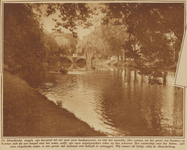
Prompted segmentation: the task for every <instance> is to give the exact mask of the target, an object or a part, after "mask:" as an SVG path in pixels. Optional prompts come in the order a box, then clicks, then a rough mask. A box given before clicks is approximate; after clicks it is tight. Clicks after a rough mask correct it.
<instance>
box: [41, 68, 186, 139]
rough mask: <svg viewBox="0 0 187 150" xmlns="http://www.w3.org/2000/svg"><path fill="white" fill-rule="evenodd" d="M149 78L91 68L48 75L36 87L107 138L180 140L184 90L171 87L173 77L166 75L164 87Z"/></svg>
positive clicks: (171, 74) (132, 72) (127, 72)
mask: <svg viewBox="0 0 187 150" xmlns="http://www.w3.org/2000/svg"><path fill="white" fill-rule="evenodd" d="M85 68H87V67H85ZM91 69H93V68H91ZM51 78H53V80H51ZM148 78H150V77H147V76H144V75H139V74H138V71H137V70H134V69H132V68H126V69H124V70H116V69H113V70H111V68H107V69H106V67H95V72H93V73H87V74H72V75H60V74H52V75H49V76H47V75H46V79H45V81H44V82H43V83H40V85H38V87H37V89H38V90H39V91H40V92H41V93H42V94H43V95H45V96H46V97H48V99H50V100H52V101H54V102H55V103H56V102H57V101H62V105H63V107H64V108H66V109H68V110H69V111H71V112H73V113H74V114H75V115H76V116H77V117H78V118H80V119H81V120H83V121H85V122H87V123H88V124H89V125H90V126H92V127H93V128H95V129H96V130H100V131H102V132H104V133H106V134H107V135H108V136H182V135H183V91H182V89H177V88H176V87H174V86H173V83H174V73H172V72H168V73H167V74H165V79H164V85H150V84H148ZM161 80H162V79H161Z"/></svg>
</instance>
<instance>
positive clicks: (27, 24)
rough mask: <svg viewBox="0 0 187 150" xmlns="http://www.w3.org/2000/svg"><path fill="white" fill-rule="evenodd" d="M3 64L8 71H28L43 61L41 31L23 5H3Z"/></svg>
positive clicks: (31, 13)
mask: <svg viewBox="0 0 187 150" xmlns="http://www.w3.org/2000/svg"><path fill="white" fill-rule="evenodd" d="M4 6H5V7H4V63H5V64H6V65H8V66H9V68H10V70H15V68H26V69H28V70H30V71H32V70H33V69H35V68H36V67H39V66H41V63H42V62H43V60H44V46H43V42H42V35H43V30H42V28H41V26H40V24H39V22H38V21H37V20H36V16H35V15H34V13H33V12H32V9H30V8H28V7H27V6H26V5H24V4H5V5H4Z"/></svg>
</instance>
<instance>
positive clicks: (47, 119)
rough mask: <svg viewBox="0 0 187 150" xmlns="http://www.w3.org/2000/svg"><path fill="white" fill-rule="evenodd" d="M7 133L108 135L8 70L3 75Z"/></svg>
mask: <svg viewBox="0 0 187 150" xmlns="http://www.w3.org/2000/svg"><path fill="white" fill-rule="evenodd" d="M3 135H4V136H104V134H101V133H100V132H97V131H95V130H94V129H93V128H91V127H90V126H89V125H88V124H87V123H85V122H83V121H81V120H79V119H78V118H76V117H75V116H74V114H73V113H70V112H69V111H67V110H66V109H63V108H60V107H58V106H57V105H56V104H55V103H54V102H52V101H49V100H48V99H47V98H46V97H45V96H43V95H41V94H40V93H39V92H38V91H36V90H35V89H33V88H32V87H30V86H29V85H28V83H27V82H25V81H24V80H22V79H20V78H19V77H17V76H15V75H12V74H10V73H9V72H7V71H4V75H3Z"/></svg>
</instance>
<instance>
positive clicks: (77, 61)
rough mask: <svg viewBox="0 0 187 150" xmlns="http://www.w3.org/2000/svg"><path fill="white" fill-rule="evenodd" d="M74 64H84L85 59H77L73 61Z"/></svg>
mask: <svg viewBox="0 0 187 150" xmlns="http://www.w3.org/2000/svg"><path fill="white" fill-rule="evenodd" d="M75 63H86V59H85V58H77V59H76V60H75Z"/></svg>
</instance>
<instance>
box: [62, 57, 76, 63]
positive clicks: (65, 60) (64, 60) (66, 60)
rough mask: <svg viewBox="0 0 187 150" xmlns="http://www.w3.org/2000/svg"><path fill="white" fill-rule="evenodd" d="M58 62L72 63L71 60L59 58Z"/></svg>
mask: <svg viewBox="0 0 187 150" xmlns="http://www.w3.org/2000/svg"><path fill="white" fill-rule="evenodd" d="M59 61H60V62H65V63H72V62H73V60H72V59H71V58H69V57H60V59H59Z"/></svg>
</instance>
